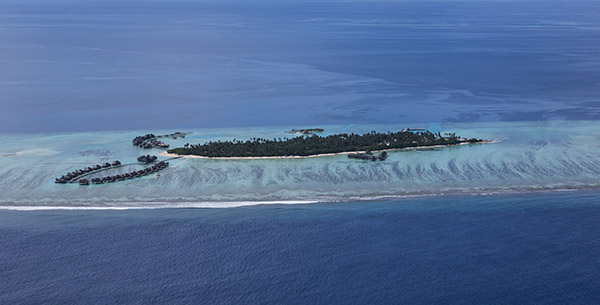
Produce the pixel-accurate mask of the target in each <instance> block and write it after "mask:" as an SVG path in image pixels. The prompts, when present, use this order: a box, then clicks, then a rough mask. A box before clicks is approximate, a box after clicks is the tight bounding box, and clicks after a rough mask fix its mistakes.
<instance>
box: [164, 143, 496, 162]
mask: <svg viewBox="0 0 600 305" xmlns="http://www.w3.org/2000/svg"><path fill="white" fill-rule="evenodd" d="M496 142H498V141H482V142H478V143H469V142H462V143H459V144H451V145H432V146H415V147H404V148H390V149H382V150H377V151H375V150H374V151H373V152H382V151H402V150H413V149H424V148H443V147H452V146H459V145H468V144H491V143H496ZM353 153H364V151H345V152H339V153H328V154H318V155H308V156H266V157H206V156H196V155H178V154H170V153H168V152H166V151H163V152H161V153H159V155H160V156H163V157H170V158H186V159H210V160H264V159H308V158H319V157H331V156H338V155H347V154H353Z"/></svg>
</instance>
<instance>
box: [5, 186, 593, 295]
mask: <svg viewBox="0 0 600 305" xmlns="http://www.w3.org/2000/svg"><path fill="white" fill-rule="evenodd" d="M598 219H600V193H598V192H568V193H561V192H554V193H538V194H521V195H497V196H471V197H433V198H413V199H404V200H396V201H386V202H361V203H327V204H308V205H285V206H278V205H267V206H252V207H239V208H230V209H154V210H126V211H111V210H107V211H35V212H21V211H3V212H2V213H0V244H1V245H2V247H1V248H0V273H1V274H2V281H0V303H3V304H48V303H53V304H75V303H77V304H82V303H86V304H117V303H119V304H152V303H163V304H594V303H596V302H597V301H598V299H600V256H598V254H599V253H600V239H598V236H600V223H599V222H598Z"/></svg>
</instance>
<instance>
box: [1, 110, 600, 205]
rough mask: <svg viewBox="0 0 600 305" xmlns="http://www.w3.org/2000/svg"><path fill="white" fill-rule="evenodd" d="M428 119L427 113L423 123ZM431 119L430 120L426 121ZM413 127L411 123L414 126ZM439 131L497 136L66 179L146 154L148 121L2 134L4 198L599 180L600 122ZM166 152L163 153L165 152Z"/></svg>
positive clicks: (344, 192)
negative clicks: (143, 137)
mask: <svg viewBox="0 0 600 305" xmlns="http://www.w3.org/2000/svg"><path fill="white" fill-rule="evenodd" d="M420 126H423V125H420ZM425 126H426V124H425ZM323 127H324V128H325V132H324V133H323V134H324V135H328V134H336V133H340V132H344V133H351V132H355V133H364V132H369V131H371V130H376V131H379V132H386V131H397V130H401V129H402V128H404V127H407V126H406V125H343V126H342V125H340V126H323ZM408 127H410V126H408ZM290 128H291V127H289V126H270V127H261V128H229V129H196V130H185V131H191V132H193V133H192V134H190V135H189V136H187V137H186V138H179V139H168V140H165V141H166V142H168V143H169V144H171V146H172V147H177V146H183V145H185V143H203V142H206V141H209V140H212V141H214V140H232V139H234V138H237V139H247V138H252V137H264V138H279V137H282V138H283V137H286V136H287V137H290V134H287V133H286V131H287V130H289V129H290ZM429 129H432V131H434V132H438V131H441V132H456V133H457V134H460V135H461V136H465V137H477V138H482V139H487V140H493V141H495V143H492V144H486V145H461V146H454V147H445V148H427V149H417V150H406V151H396V152H390V154H389V156H388V158H387V160H385V161H383V162H369V161H361V160H352V159H348V158H347V157H346V156H345V155H338V156H327V157H320V158H310V159H278V160H260V159H258V160H205V159H177V160H171V161H170V163H171V165H170V166H169V168H167V169H165V170H164V171H162V172H161V173H160V176H157V175H149V176H147V177H143V178H139V179H135V180H128V181H121V182H119V183H114V184H104V185H89V186H79V185H76V184H68V185H57V184H55V183H54V179H55V178H56V177H59V176H60V175H61V174H63V173H66V172H69V171H73V170H76V169H78V168H83V167H86V166H92V165H94V164H101V163H103V162H110V161H112V160H120V161H121V162H123V163H135V162H136V160H135V159H136V158H137V156H139V155H141V154H148V153H149V154H155V155H158V154H159V153H160V152H161V150H158V149H146V150H144V149H140V148H138V147H134V146H132V145H131V139H132V138H134V137H135V136H138V135H140V134H144V133H146V132H154V133H157V134H162V133H171V132H174V131H176V130H144V131H139V130H138V131H118V132H115V131H110V132H109V131H107V132H87V133H53V134H2V135H0V142H1V143H3V146H2V147H1V148H0V193H2V197H1V198H0V205H2V206H4V207H5V208H6V207H32V206H62V207H115V208H118V207H168V206H178V207H185V206H194V207H219V206H239V205H249V204H257V203H258V204H269V203H278V202H291V203H302V202H315V201H347V200H363V199H364V200H370V199H374V198H382V197H383V198H385V197H402V196H415V195H446V194H454V193H459V194H465V193H466V194H480V193H486V194H487V193H496V192H521V191H537V190H561V189H579V188H597V187H599V186H600V153H599V151H600V134H599V133H597V132H595V131H597V130H600V123H599V122H595V121H544V122H518V123H515V122H506V123H497V122H496V123H489V122H488V123H461V124H443V125H440V124H432V125H430V126H429ZM161 159H162V157H161Z"/></svg>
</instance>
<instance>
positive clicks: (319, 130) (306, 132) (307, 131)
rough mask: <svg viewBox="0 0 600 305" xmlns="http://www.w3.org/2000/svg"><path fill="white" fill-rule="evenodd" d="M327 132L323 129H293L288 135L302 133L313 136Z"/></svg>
mask: <svg viewBox="0 0 600 305" xmlns="http://www.w3.org/2000/svg"><path fill="white" fill-rule="evenodd" d="M323 131H325V129H323V128H309V129H292V130H290V131H288V132H287V133H292V134H293V133H301V134H304V135H311V134H313V133H315V132H323Z"/></svg>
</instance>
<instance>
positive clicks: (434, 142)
mask: <svg viewBox="0 0 600 305" xmlns="http://www.w3.org/2000/svg"><path fill="white" fill-rule="evenodd" d="M481 142H484V140H482V139H476V138H471V139H465V138H462V137H459V136H457V135H456V134H454V133H445V134H444V135H443V136H442V134H440V133H439V132H438V133H432V132H430V131H422V132H413V131H407V130H403V131H398V132H387V133H378V132H375V131H371V132H369V133H366V134H362V135H361V134H355V133H351V134H347V133H343V134H335V135H329V136H324V137H322V136H318V135H311V136H308V137H305V136H300V137H293V138H283V139H281V138H278V139H262V138H251V139H249V140H246V141H241V140H237V139H233V140H232V141H210V142H206V143H204V144H196V145H190V144H189V143H188V144H186V145H185V146H184V147H180V148H174V149H170V150H168V151H167V153H168V154H166V155H171V156H174V155H176V156H196V157H200V158H305V157H315V156H324V155H332V154H350V153H353V152H366V151H384V150H395V149H404V148H420V147H432V146H450V145H461V144H472V143H481Z"/></svg>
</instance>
